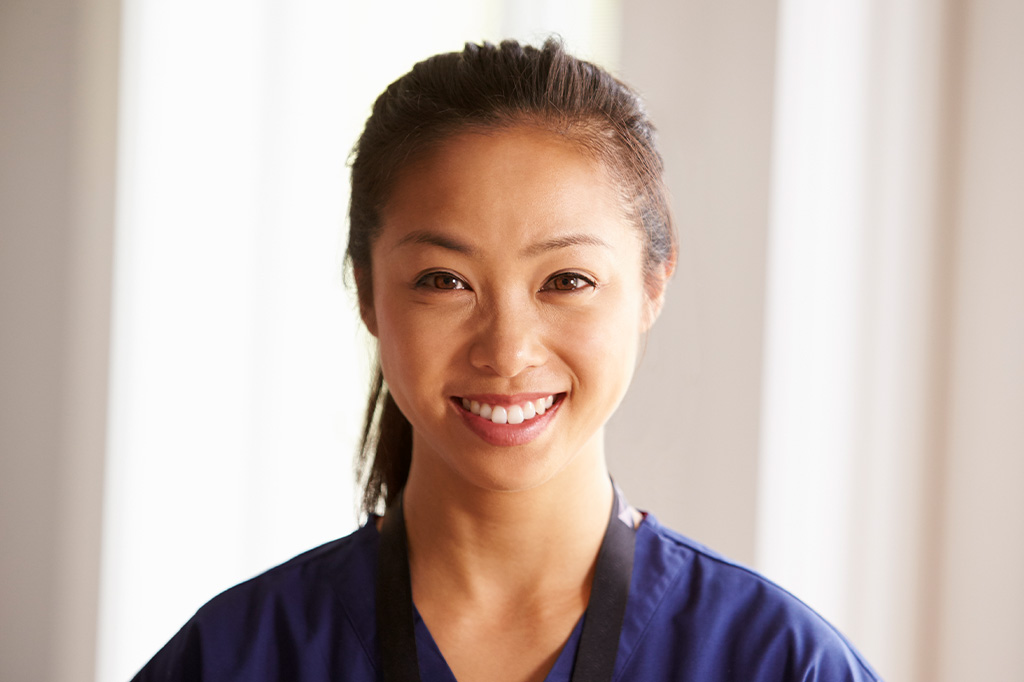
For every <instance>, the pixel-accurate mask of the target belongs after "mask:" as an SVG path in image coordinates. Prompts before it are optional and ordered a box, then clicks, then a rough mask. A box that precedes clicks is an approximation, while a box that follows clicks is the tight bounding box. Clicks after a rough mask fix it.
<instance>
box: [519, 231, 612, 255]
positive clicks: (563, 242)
mask: <svg viewBox="0 0 1024 682" xmlns="http://www.w3.org/2000/svg"><path fill="white" fill-rule="evenodd" d="M571 246H603V247H604V248H606V249H610V248H611V247H610V246H609V245H608V243H607V242H606V241H604V240H603V239H601V238H600V237H597V236H595V235H592V234H567V235H563V236H561V237H555V238H553V239H548V240H546V241H542V242H539V243H537V244H533V245H531V246H527V247H526V248H525V249H523V251H522V255H523V256H526V257H531V256H538V255H540V254H542V253H545V252H547V251H555V250H557V249H567V248H569V247H571Z"/></svg>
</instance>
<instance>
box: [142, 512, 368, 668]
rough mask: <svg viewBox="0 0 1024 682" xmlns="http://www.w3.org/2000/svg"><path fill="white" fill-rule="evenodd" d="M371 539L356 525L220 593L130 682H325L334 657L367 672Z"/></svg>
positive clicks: (366, 531) (364, 530)
mask: <svg viewBox="0 0 1024 682" xmlns="http://www.w3.org/2000/svg"><path fill="white" fill-rule="evenodd" d="M377 539H378V536H377V533H376V530H374V529H373V528H372V527H371V526H370V525H367V526H364V527H363V528H361V529H360V530H357V531H356V532H354V533H352V534H351V535H348V536H346V537H344V538H341V539H339V540H334V541H332V542H329V543H327V544H324V545H321V546H320V547H317V548H315V549H312V550H310V551H308V552H304V553H303V554H300V555H298V556H296V557H294V558H293V559H291V560H289V561H287V562H285V563H283V564H281V565H279V566H276V567H274V568H272V569H270V570H268V571H266V572H264V573H262V574H260V575H258V576H256V577H254V578H252V579H250V580H247V581H245V582H242V583H240V584H238V585H235V586H234V587H232V588H230V589H228V590H225V591H224V592H222V593H220V594H219V595H217V596H216V597H214V598H213V599H211V600H210V601H209V602H207V603H206V604H205V605H204V606H203V607H202V608H200V609H199V610H198V611H197V612H196V614H195V615H194V616H193V617H192V619H191V620H189V622H188V623H186V624H185V625H184V627H182V629H181V630H180V631H179V632H178V634H177V635H175V636H174V638H172V639H171V641H170V642H168V643H167V645H166V646H165V647H164V648H163V649H161V650H160V651H159V652H158V653H157V654H156V656H154V657H153V659H152V660H151V661H150V662H149V664H147V665H146V667H145V668H143V670H142V671H141V672H140V673H139V675H138V676H137V677H136V678H135V679H136V680H137V681H138V682H145V681H148V680H205V679H210V680H212V679H217V680H253V681H256V680H264V679H267V680H270V679H303V680H306V679H310V680H313V679H317V680H319V679H324V680H328V679H331V676H330V672H329V671H330V669H331V668H332V666H333V665H335V663H336V659H337V658H338V656H342V657H343V658H346V659H348V661H349V663H348V665H349V666H350V667H351V668H357V667H360V665H362V667H365V666H366V665H369V664H370V662H371V656H370V654H369V651H370V649H371V647H372V646H373V643H372V642H369V641H367V637H368V634H367V633H368V631H372V623H373V617H372V614H373V608H374V605H373V585H374V569H375V566H376V548H377ZM367 614H369V616H367ZM367 621H369V627H367ZM369 670H370V668H368V671H369ZM353 679H356V678H353ZM370 679H372V677H371V678H370Z"/></svg>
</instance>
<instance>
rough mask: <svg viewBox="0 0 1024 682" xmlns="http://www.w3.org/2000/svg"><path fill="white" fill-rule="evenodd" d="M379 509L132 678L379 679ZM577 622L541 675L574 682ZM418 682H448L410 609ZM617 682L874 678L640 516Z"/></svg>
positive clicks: (755, 578)
mask: <svg viewBox="0 0 1024 682" xmlns="http://www.w3.org/2000/svg"><path fill="white" fill-rule="evenodd" d="M375 520H376V519H375V518H371V519H370V521H369V522H368V523H367V524H366V525H365V526H363V527H362V528H360V529H359V530H357V531H356V532H354V533H353V534H351V535H349V536H348V537H345V538H342V539H340V540H336V541H334V542H331V543H328V544H326V545H323V546H321V547H318V548H317V549H314V550H311V551H309V552H306V553H305V554H301V555H299V556H297V557H295V558H294V559H292V560H291V561H288V562H287V563H284V564H282V565H280V566H278V567H276V568H273V569H271V570H269V571H267V572H266V573H264V574H262V575H260V576H258V577H256V578H253V579H252V580H249V581H247V582H244V583H242V584H240V585H237V586H236V587H233V588H231V589H229V590H227V591H226V592H224V593H222V594H221V595H219V596H217V597H215V598H214V599H213V600H212V601H210V602H209V603H208V604H206V605H205V606H203V607H202V608H201V609H200V610H199V611H198V612H197V613H196V615H195V616H194V617H193V618H192V620H190V621H189V622H188V623H186V624H185V626H184V627H183V628H182V629H181V630H180V631H179V632H178V634H177V635H175V636H174V638H173V639H171V641H170V642H168V643H167V645H166V646H165V647H164V648H163V649H162V650H161V651H160V652H159V653H157V654H156V656H154V657H153V660H151V661H150V662H149V664H147V665H146V667H145V668H143V669H142V671H141V672H140V673H139V674H138V675H137V676H136V677H135V682H150V681H153V682H156V681H160V682H177V681H181V682H185V681H186V680H187V681H189V682H199V681H201V680H204V681H207V682H213V681H216V682H232V681H238V682H242V681H244V682H264V681H266V682H270V681H271V680H274V681H278V680H288V681H293V682H338V681H340V680H347V681H352V682H377V681H378V680H380V679H381V673H380V670H381V663H380V661H381V658H380V657H381V654H380V651H379V650H378V648H377V634H376V614H375V611H374V583H375V579H376V577H375V576H376V564H377V546H378V544H379V539H380V536H379V535H378V533H377V529H376V526H375V524H374V521H375ZM581 629H582V620H581V621H580V622H579V623H577V624H576V628H575V629H574V630H573V632H572V634H571V636H570V637H569V639H568V641H567V642H566V645H565V647H564V649H563V650H562V653H561V655H560V656H559V658H558V660H557V662H556V663H555V666H554V668H553V669H552V670H551V672H550V674H548V676H547V681H548V682H569V679H570V676H571V674H572V666H573V662H574V660H573V659H574V658H575V655H576V650H577V646H578V644H579V638H580V631H581ZM415 630H416V645H417V651H418V653H419V660H420V670H421V675H422V679H423V682H455V677H454V676H453V675H452V672H451V670H449V668H448V664H447V663H445V660H444V658H443V657H442V656H441V652H440V650H438V648H437V645H436V644H435V643H434V640H433V639H432V638H431V636H430V632H429V631H428V630H427V627H426V625H425V624H424V622H423V620H422V619H421V618H420V617H419V614H416V626H415ZM614 679H615V680H616V681H621V682H625V681H627V680H628V681H635V682H660V681H662V680H665V681H666V682H667V681H668V680H676V681H680V682H682V681H683V680H686V681H688V682H719V681H721V682H724V681H726V680H730V681H735V682H783V681H793V682H797V681H799V682H813V681H820V682H826V681H827V682H867V681H868V680H872V681H875V680H880V678H879V677H878V676H877V674H876V673H875V672H874V671H873V670H872V669H871V667H870V666H869V665H868V664H867V663H866V662H865V661H864V659H863V658H861V656H860V654H859V653H857V651H856V650H855V649H854V648H853V646H852V645H851V644H850V643H849V642H848V641H847V640H846V639H845V638H844V637H843V636H842V635H841V634H840V633H839V632H838V631H837V630H836V629H835V628H833V627H832V626H831V625H830V624H829V623H828V622H826V621H825V620H824V619H823V618H822V617H821V616H819V615H818V614H817V613H815V612H814V611H812V610H811V609H810V608H809V607H807V606H806V605H804V604H803V603H802V602H801V601H799V600H798V599H796V598H795V597H793V596H792V595H791V594H789V593H788V592H786V591H785V590H783V589H782V588H780V587H778V586H776V585H775V584H773V583H771V582H769V581H768V580H767V579H765V578H763V577H762V576H760V575H758V574H757V573H755V572H753V571H751V570H750V569H747V568H744V567H743V566H740V565H738V564H735V563H733V562H731V561H728V560H727V559H724V558H723V557H721V556H719V555H718V554H716V553H715V552H713V551H711V550H709V549H707V548H706V547H703V546H701V545H699V544H697V543H695V542H693V541H692V540H689V539H687V538H685V537H683V536H681V535H679V534H677V533H675V532H673V531H671V530H669V529H667V528H665V527H664V526H662V525H661V524H660V523H658V521H657V520H656V519H655V518H654V517H653V516H651V515H647V516H646V517H645V518H644V521H643V522H642V523H641V524H640V526H639V527H638V529H637V533H636V554H635V558H634V565H633V578H632V582H631V585H630V592H629V601H628V603H627V607H626V616H625V621H624V622H623V626H622V635H621V637H620V639H619V651H618V656H617V658H616V661H615V678H614Z"/></svg>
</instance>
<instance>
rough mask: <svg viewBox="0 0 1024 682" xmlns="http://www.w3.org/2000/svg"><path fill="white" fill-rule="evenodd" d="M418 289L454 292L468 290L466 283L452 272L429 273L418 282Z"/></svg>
mask: <svg viewBox="0 0 1024 682" xmlns="http://www.w3.org/2000/svg"><path fill="white" fill-rule="evenodd" d="M416 286H417V287H422V288H425V289H440V290H442V291H453V290H457V289H468V288H469V287H468V286H466V283H465V282H463V281H462V280H461V279H459V278H458V277H456V276H455V275H453V274H452V273H450V272H428V273H427V274H425V275H423V276H422V277H420V278H419V279H418V280H417V281H416Z"/></svg>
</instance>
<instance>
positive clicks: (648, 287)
mask: <svg viewBox="0 0 1024 682" xmlns="http://www.w3.org/2000/svg"><path fill="white" fill-rule="evenodd" d="M675 269H676V259H675V254H674V253H673V254H672V257H671V258H669V259H668V260H666V261H665V262H664V263H661V264H660V265H658V266H657V267H656V268H654V270H653V271H652V272H649V273H647V276H646V278H645V279H646V281H645V282H644V309H643V318H642V319H641V321H640V333H641V334H644V333H647V332H648V331H650V329H651V327H652V326H654V323H655V321H656V320H657V319H658V316H659V315H660V314H661V309H662V307H663V306H664V304H665V289H666V288H667V287H668V281H669V280H670V279H671V278H672V273H673V272H675Z"/></svg>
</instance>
